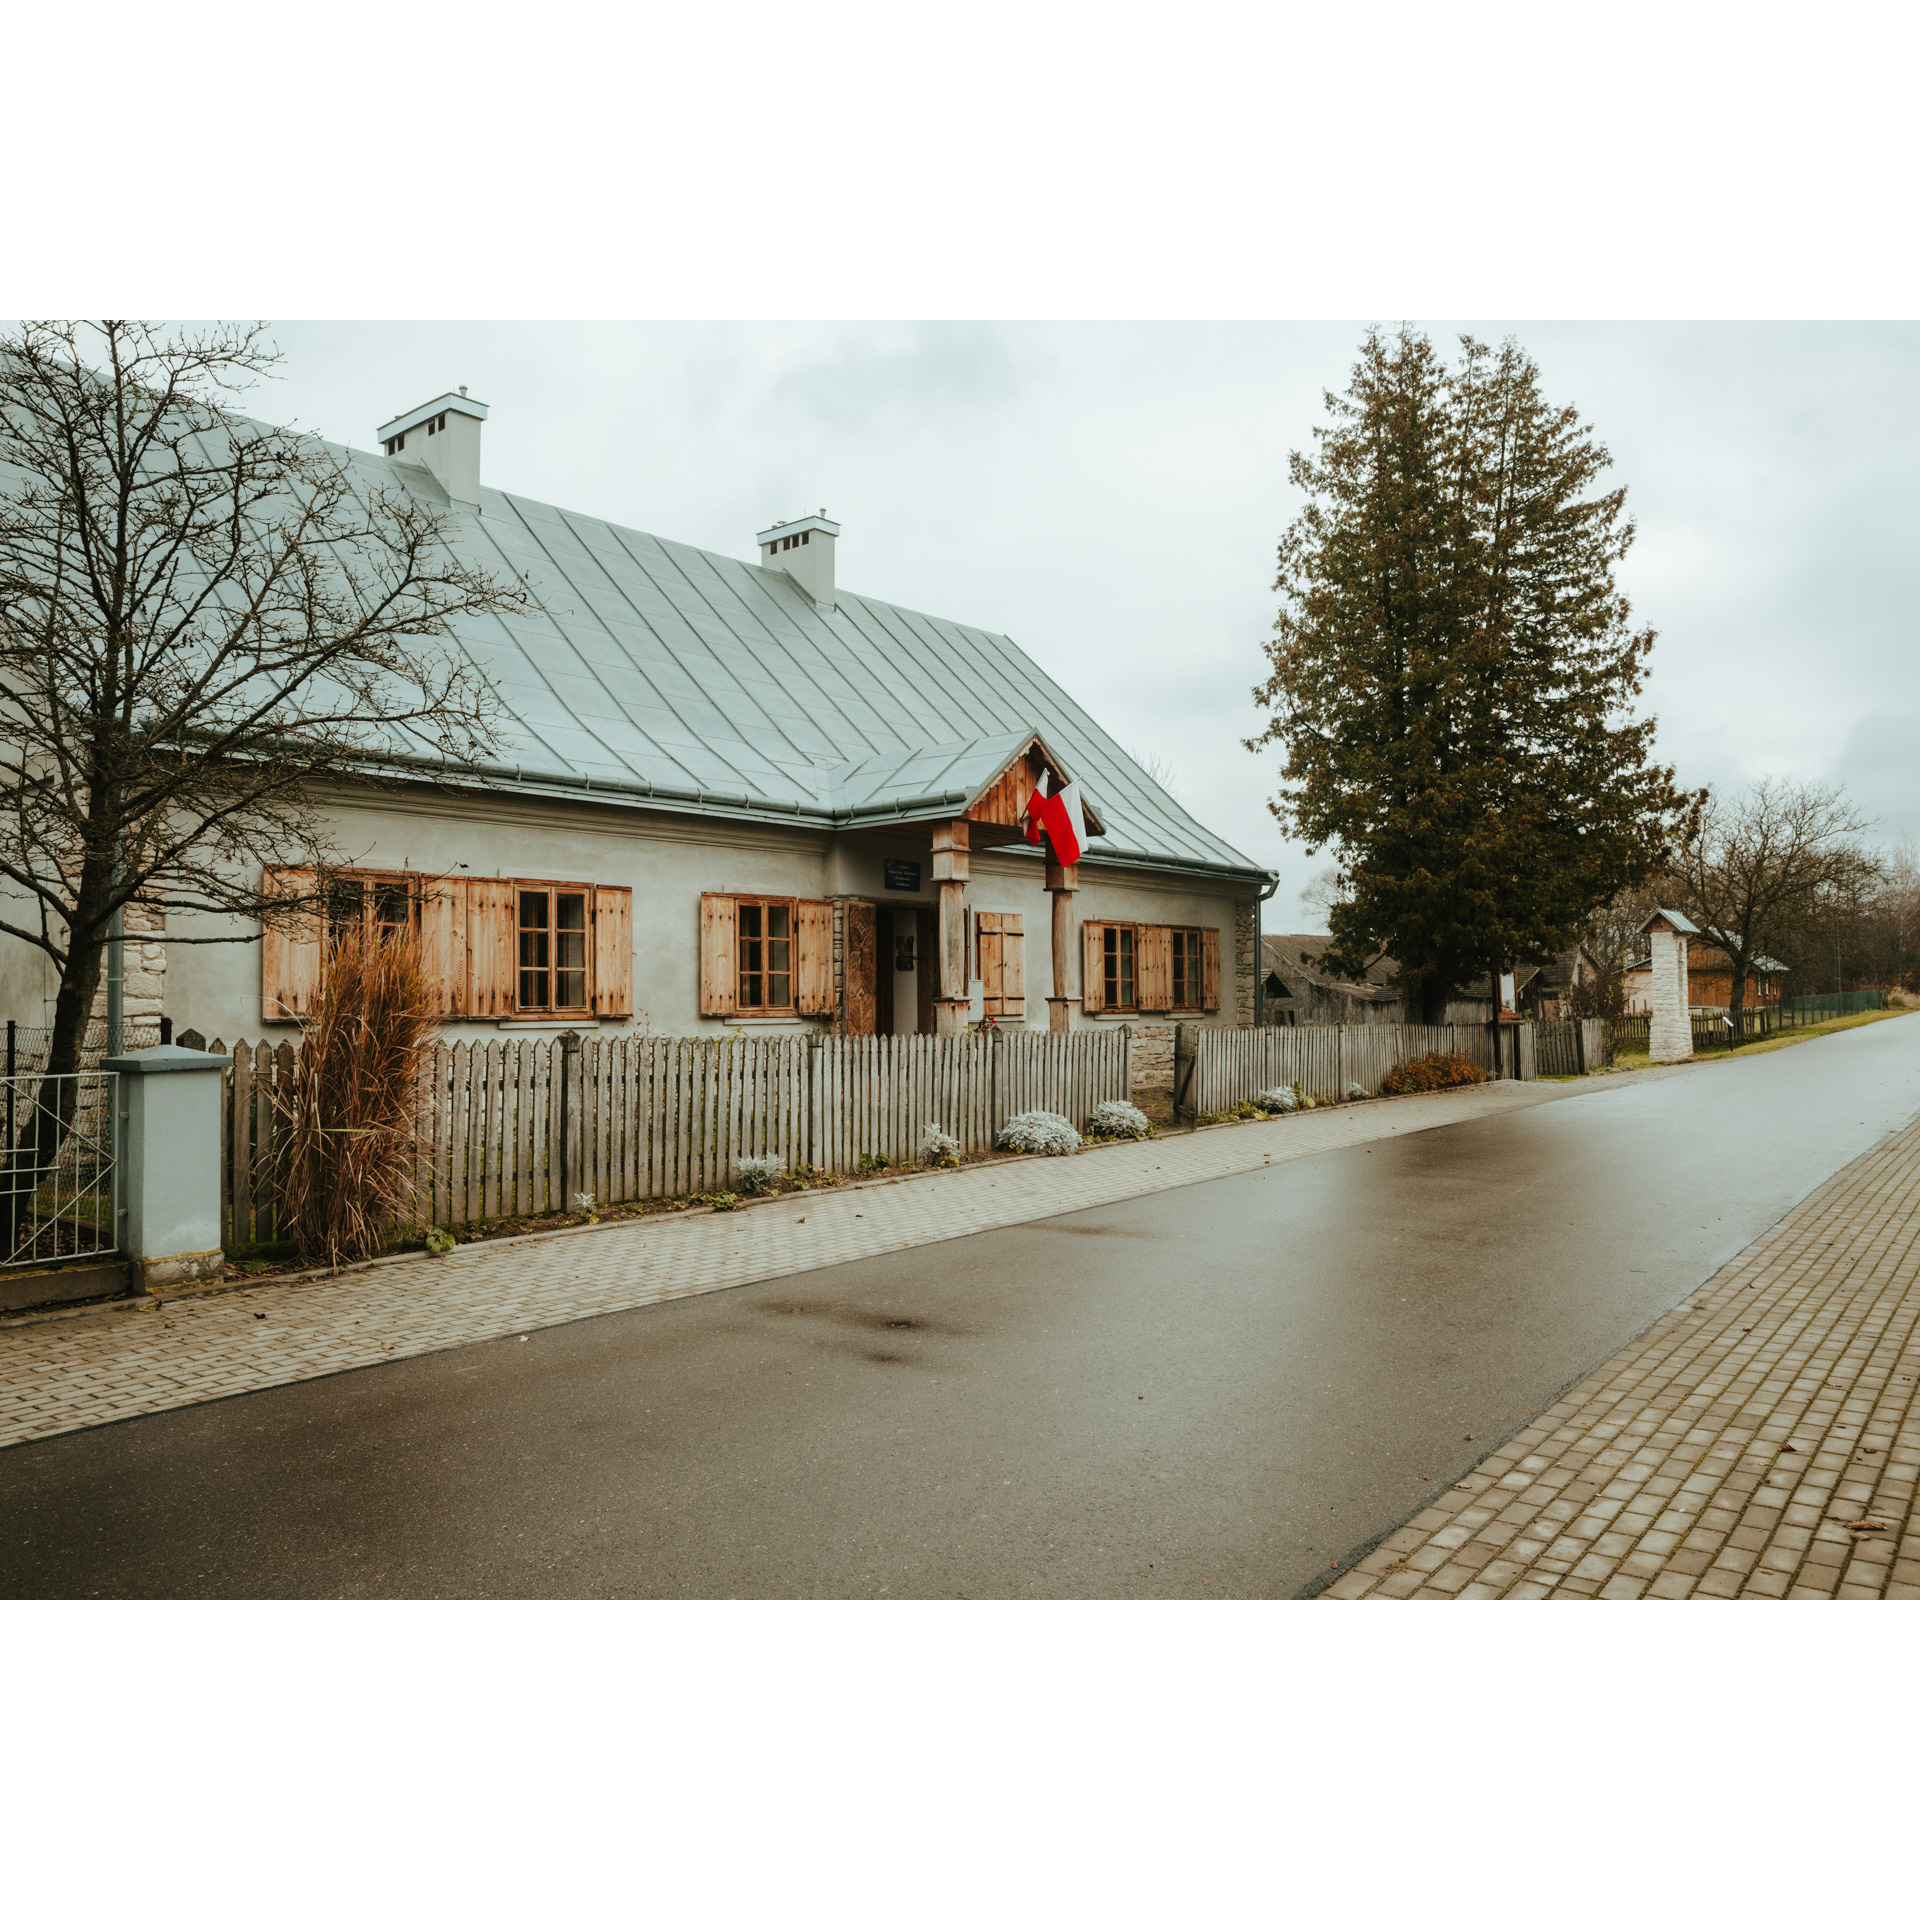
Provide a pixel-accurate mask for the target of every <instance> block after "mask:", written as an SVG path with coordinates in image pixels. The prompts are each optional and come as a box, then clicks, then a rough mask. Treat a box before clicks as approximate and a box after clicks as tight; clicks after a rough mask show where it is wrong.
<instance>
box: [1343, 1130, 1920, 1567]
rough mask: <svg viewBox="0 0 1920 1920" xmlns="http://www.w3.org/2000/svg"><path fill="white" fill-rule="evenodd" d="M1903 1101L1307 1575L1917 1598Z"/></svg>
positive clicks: (1919, 1145)
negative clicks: (1453, 1469)
mask: <svg viewBox="0 0 1920 1920" xmlns="http://www.w3.org/2000/svg"><path fill="white" fill-rule="evenodd" d="M1916 1382H1920V1121H1915V1122H1914V1123H1913V1124H1912V1125H1911V1126H1908V1127H1906V1128H1904V1129H1902V1131H1900V1132H1899V1133H1896V1134H1894V1135H1892V1136H1890V1137H1889V1138H1888V1139H1887V1140H1885V1141H1883V1142H1882V1143H1881V1144H1880V1145H1879V1146H1877V1147H1874V1148H1872V1149H1870V1150H1869V1151H1868V1152H1867V1153H1865V1154H1863V1155H1862V1156H1861V1157H1860V1158H1859V1159H1858V1160H1856V1161H1854V1162H1853V1163H1852V1165H1850V1166H1848V1167H1846V1168H1844V1169H1843V1170H1842V1171H1841V1172H1840V1173H1838V1174H1836V1175H1835V1176H1834V1177H1833V1178H1832V1179H1831V1180H1829V1181H1828V1182H1827V1183H1826V1185H1825V1186H1823V1187H1820V1188H1818V1189H1817V1190H1816V1191H1815V1192H1813V1193H1811V1194H1809V1195H1808V1197H1807V1198H1806V1199H1805V1200H1803V1201H1802V1202H1801V1203H1800V1205H1799V1206H1797V1207H1795V1208H1794V1209H1793V1211H1792V1212H1791V1213H1789V1214H1788V1215H1787V1216H1786V1217H1785V1218H1784V1219H1783V1220H1781V1221H1780V1222H1779V1223H1778V1224H1777V1225H1776V1226H1774V1227H1772V1228H1771V1229H1770V1230H1769V1231H1768V1232H1766V1233H1764V1234H1762V1235H1761V1236H1760V1238H1759V1239H1757V1240H1756V1241H1755V1242H1754V1243H1753V1244H1752V1245H1751V1246H1750V1247H1748V1248H1747V1249H1746V1251H1745V1252H1744V1253H1742V1254H1740V1255H1739V1256H1738V1257H1737V1258H1736V1259H1734V1260H1731V1261H1729V1262H1728V1264H1727V1265H1726V1266H1725V1267H1723V1268H1722V1269H1721V1270H1720V1271H1719V1272H1718V1273H1717V1274H1715V1275H1714V1277H1713V1278H1712V1279H1711V1280H1709V1281H1708V1282H1707V1283H1706V1285H1705V1286H1703V1287H1701V1288H1700V1289H1699V1290H1698V1291H1697V1292H1695V1293H1694V1294H1693V1295H1692V1296H1691V1298H1689V1299H1688V1300H1687V1301H1686V1302H1685V1303H1683V1304H1682V1305H1681V1306H1679V1307H1677V1308H1676V1309H1675V1310H1674V1311H1673V1312H1672V1313H1670V1314H1668V1315H1666V1317H1665V1318H1664V1319H1662V1320H1660V1321H1659V1322H1658V1323H1657V1324H1656V1325H1654V1326H1653V1327H1651V1328H1650V1329H1649V1330H1648V1331H1647V1332H1646V1333H1644V1334H1643V1335H1641V1336H1640V1338H1638V1339H1637V1340H1634V1341H1632V1342H1630V1343H1629V1344H1628V1345H1627V1346H1626V1347H1624V1348H1623V1349H1622V1350H1621V1351H1620V1352H1619V1353H1617V1354H1615V1355H1614V1356H1613V1358H1612V1359H1611V1360H1609V1361H1607V1362H1606V1363H1605V1364H1604V1365H1602V1366H1600V1367H1599V1368H1597V1369H1596V1370H1595V1371H1594V1372H1593V1373H1591V1374H1589V1375H1588V1376H1587V1378H1586V1379H1584V1380H1583V1381H1581V1383H1580V1384H1579V1385H1578V1386H1577V1387H1575V1388H1574V1389H1573V1390H1572V1391H1571V1392H1570V1393H1568V1394H1567V1395H1566V1397H1565V1398H1564V1399H1562V1400H1561V1401H1560V1402H1559V1403H1558V1404H1557V1405H1556V1406H1553V1407H1551V1408H1549V1409H1548V1410H1547V1411H1546V1412H1545V1413H1543V1414H1542V1415H1541V1416H1540V1418H1539V1419H1537V1420H1536V1421H1534V1422H1533V1423H1532V1424H1531V1425H1530V1426H1528V1427H1527V1428H1526V1429H1525V1430H1524V1431H1523V1432H1521V1433H1519V1434H1516V1435H1515V1436H1514V1438H1513V1439H1512V1440H1510V1441H1509V1442H1508V1443H1507V1444H1506V1445H1505V1446H1503V1447H1501V1448H1500V1449H1498V1451H1496V1452H1495V1453H1493V1454H1491V1455H1489V1456H1488V1458H1487V1459H1486V1460H1485V1461H1484V1462H1482V1464H1481V1466H1480V1467H1479V1469H1478V1470H1476V1471H1475V1472H1474V1473H1472V1474H1470V1475H1468V1477H1467V1478H1466V1479H1465V1480H1463V1481H1460V1482H1458V1483H1457V1484H1456V1485H1455V1486H1454V1487H1453V1488H1452V1489H1451V1490H1450V1491H1449V1492H1447V1493H1444V1494H1442V1495H1441V1497H1440V1498H1439V1499H1438V1500H1436V1501H1435V1502H1434V1503H1433V1504H1432V1505H1431V1506H1430V1507H1428V1508H1426V1509H1425V1510H1424V1511H1423V1512H1422V1513H1420V1514H1419V1515H1418V1516H1417V1517H1416V1518H1415V1519H1413V1520H1412V1521H1410V1522H1409V1523H1408V1524H1407V1525H1406V1526H1404V1527H1402V1528H1400V1529H1399V1530H1398V1531H1397V1532H1396V1533H1394V1534H1393V1535H1391V1536H1390V1537H1389V1538H1388V1539H1387V1540H1386V1541H1384V1542H1383V1543H1382V1544H1381V1545H1380V1546H1379V1547H1377V1548H1376V1549H1375V1550H1374V1551H1373V1552H1371V1553H1369V1554H1368V1555H1367V1556H1366V1558H1365V1559H1363V1560H1362V1561H1361V1562H1360V1563H1359V1565H1358V1566H1357V1567H1356V1568H1355V1569H1354V1570H1353V1571H1352V1572H1350V1573H1347V1574H1344V1575H1342V1576H1341V1577H1340V1578H1339V1579H1338V1580H1336V1581H1335V1582H1333V1584H1332V1585H1330V1586H1329V1587H1328V1588H1326V1589H1325V1591H1324V1592H1322V1593H1321V1595H1320V1596H1319V1597H1320V1598H1321V1599H1323V1600H1363V1599H1364V1600H1389V1599H1394V1600H1399V1599H1413V1600H1448V1599H1461V1600H1478V1599H1489V1600H1491V1599H1504V1600H1571V1599H1580V1598H1594V1599H1601V1600H1631V1599H1639V1598H1643V1597H1644V1598H1647V1599H1663V1600H1667V1599H1671V1600H1731V1599H1742V1600H1762V1599H1780V1598H1786V1599H1791V1600H1829V1599H1841V1600H1856V1599H1858V1600H1876V1599H1920V1519H1917V1518H1916V1515H1915V1512H1914V1482H1915V1476H1916V1473H1917V1472H1920V1400H1917V1399H1916V1393H1917V1391H1920V1389H1917V1388H1916Z"/></svg>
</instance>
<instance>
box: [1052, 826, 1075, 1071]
mask: <svg viewBox="0 0 1920 1920" xmlns="http://www.w3.org/2000/svg"><path fill="white" fill-rule="evenodd" d="M1079 884H1080V869H1079V868H1078V867H1077V866H1076V867H1063V866H1062V865H1061V864H1060V862H1059V861H1058V860H1056V859H1054V858H1053V857H1052V855H1051V854H1049V855H1048V857H1047V891H1048V892H1049V893H1050V894H1052V895H1053V991H1052V992H1051V993H1050V994H1048V995H1047V1031H1048V1032H1049V1033H1065V1032H1066V1031H1067V1027H1068V1016H1069V1014H1070V1013H1071V1011H1072V1008H1073V1003H1074V1001H1075V1000H1077V999H1078V998H1079V995H1078V994H1077V993H1075V992H1074V986H1073V975H1074V968H1075V964H1076V962H1077V961H1078V959H1079V954H1080V932H1079V927H1078V924H1077V921H1076V916H1075V914H1074V910H1073V895H1074V889H1075V888H1076V887H1078V886H1079Z"/></svg>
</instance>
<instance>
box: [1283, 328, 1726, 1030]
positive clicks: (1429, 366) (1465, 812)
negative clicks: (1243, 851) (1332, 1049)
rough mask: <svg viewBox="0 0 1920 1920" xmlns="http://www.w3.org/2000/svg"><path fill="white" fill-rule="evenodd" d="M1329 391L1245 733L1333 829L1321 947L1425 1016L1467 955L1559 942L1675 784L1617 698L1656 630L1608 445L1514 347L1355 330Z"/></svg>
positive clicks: (1519, 953) (1323, 832) (1621, 865)
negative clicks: (1635, 612) (1333, 872)
mask: <svg viewBox="0 0 1920 1920" xmlns="http://www.w3.org/2000/svg"><path fill="white" fill-rule="evenodd" d="M1327 410H1328V413H1329V415H1330V416H1331V420H1330V423H1329V424H1328V425H1326V426H1324V427H1319V428H1316V429H1315V432H1314V437H1315V439H1316V441H1317V442H1318V447H1317V450H1316V453H1315V454H1314V456H1312V457H1309V456H1307V455H1305V454H1301V453H1295V454H1294V456H1293V460H1292V477H1293V480H1294V483H1295V485H1296V486H1298V487H1299V488H1300V490H1301V491H1302V492H1303V493H1304V494H1305V495H1306V498H1307V504H1306V506H1305V507H1304V508H1303V509H1302V510H1301V512H1300V514H1299V516H1298V518H1297V519H1295V521H1294V522H1293V524H1292V525H1291V526H1290V527H1289V528H1288V529H1287V531H1286V533H1285V535H1284V536H1283V537H1282V539H1281V542H1280V550H1279V576H1278V579H1277V580H1276V582H1275V587H1276V590H1277V591H1278V592H1279V594H1280V595H1281V608H1280V613H1279V616H1278V618H1277V619H1276V620H1275V622H1274V638H1273V639H1272V640H1270V641H1269V642H1267V645H1266V652H1267V655H1268V658H1269V659H1270V661H1271V663H1272V672H1271V674H1270V676H1269V678H1268V679H1267V681H1266V682H1265V684H1264V685H1262V686H1259V687H1256V688H1255V690H1254V697H1255V700H1256V701H1257V702H1258V704H1259V705H1260V706H1261V707H1263V708H1266V709H1269V710H1270V711H1271V713H1272V718H1271V719H1270V720H1269V722H1268V724H1267V726H1266V728H1265V730H1264V731H1263V732H1262V733H1260V734H1259V735H1257V736H1256V737H1255V738H1254V739H1252V740H1249V741H1248V742H1247V745H1248V746H1249V747H1251V748H1254V749H1255V750H1258V749H1259V748H1261V747H1263V746H1266V745H1269V744H1277V745H1279V746H1282V747H1284V749H1285V751H1286V763H1285V766H1284V768H1283V771H1282V786H1281V791H1280V794H1279V796H1278V797H1277V798H1276V799H1275V800H1273V801H1272V802H1271V803H1270V805H1271V807H1272V810H1273V812H1274V814H1275V816H1276V817H1277V818H1278V819H1279V821H1280V822H1281V824H1282V826H1283V827H1284V828H1285V829H1286V830H1288V831H1289V832H1291V833H1293V834H1295V835H1297V836H1298V837H1299V838H1301V839H1304V840H1306V841H1307V842H1308V843H1309V845H1310V846H1311V847H1312V849H1313V850H1314V851H1316V852H1317V851H1318V850H1319V849H1320V848H1322V847H1326V846H1331V847H1333V848H1334V849H1335V851H1336V855H1337V858H1338V861H1339V873H1340V880H1341V883H1342V889H1343V892H1344V894H1345V898H1344V899H1342V900H1341V901H1340V902H1339V903H1337V904H1336V905H1335V906H1334V907H1333V908H1332V911H1331V913H1330V915H1329V922H1330V926H1331V930H1332V933H1333V937H1334V938H1333V945H1332V946H1331V947H1330V948H1329V949H1328V953H1327V961H1328V964H1329V965H1331V966H1333V967H1334V968H1335V969H1336V970H1337V971H1340V972H1342V973H1344V974H1346V975H1348V976H1349V977H1358V976H1359V974H1360V973H1361V972H1362V971H1363V970H1364V969H1365V968H1366V967H1367V966H1368V965H1369V964H1371V963H1372V962H1374V961H1376V960H1378V959H1379V958H1380V957H1381V956H1382V955H1383V954H1384V955H1386V956H1388V957H1390V958H1391V959H1393V960H1395V961H1396V962H1397V963H1398V964H1399V967H1400V970H1401V974H1402V978H1403V980H1404V982H1405V984H1406V986H1407V989H1408V993H1409V998H1410V1000H1411V1001H1412V1002H1413V1003H1414V1004H1416V1005H1417V1006H1418V1008H1419V1010H1420V1014H1421V1017H1423V1018H1425V1019H1429V1020H1437V1019H1439V1018H1440V1017H1441V1009H1442V1007H1443V1006H1444V1003H1445V1000H1446V998H1447V995H1448V994H1449V993H1450V992H1451V991H1453V990H1454V989H1456V988H1458V987H1461V986H1463V985H1465V984H1466V983H1467V982H1468V981H1469V980H1471V979H1473V978H1474V977H1476V976H1478V975H1482V974H1486V973H1489V972H1497V971H1498V970H1499V969H1500V968H1501V967H1502V966H1504V965H1506V964H1508V963H1511V962H1513V961H1516V960H1535V961H1544V960H1546V959H1548V958H1550V957H1551V956H1552V955H1553V954H1554V953H1555V952H1558V951H1560V950H1562V949H1564V948H1566V947H1568V946H1570V945H1572V944H1573V942H1574V941H1575V940H1576V939H1578V937H1579V934H1580V928H1581V922H1582V920H1583V918H1584V916H1585V915H1586V914H1587V913H1588V912H1589V911H1590V910H1591V909H1592V908H1594V907H1595V906H1597V905H1599V904H1600V903H1601V902H1603V901H1605V900H1608V899H1610V898H1612V897H1613V896H1614V895H1615V894H1617V893H1619V892H1620V891H1621V890H1622V889H1623V888H1625V887H1630V886H1634V885H1636V884H1638V883H1639V882H1641V881H1642V880H1644V879H1645V878H1646V876H1647V875H1648V874H1649V873H1650V872H1651V871H1652V869H1653V868H1654V866H1655V865H1656V863H1657V862H1658V861H1659V860H1660V858H1661V856H1662V855H1663V853H1664V852H1665V850H1666V848H1667V846H1668V844H1669V842H1670V840H1671V839H1672V838H1673V835H1674V831H1675V829H1676V828H1677V827H1679V826H1680V825H1681V824H1682V823H1683V821H1684V818H1685V816H1686V814H1687V810H1688V807H1689V805H1690V804H1691V803H1690V802H1689V801H1688V800H1687V799H1685V798H1684V797H1683V796H1681V795H1680V794H1679V793H1678V792H1676V790H1675V787H1674V784H1673V776H1672V773H1671V770H1670V769H1668V768H1665V767H1661V766H1658V765H1656V764H1654V763H1653V762H1652V760H1651V758H1650V752H1651V747H1652V741H1653V731H1654V723H1653V721H1652V720H1651V719H1635V718H1633V717H1632V713H1631V708H1632V704H1633V702H1634V700H1635V698H1636V696H1637V695H1638V694H1639V693H1640V692H1641V690H1642V687H1643V685H1644V681H1645V674H1646V662H1647V656H1648V654H1649V652H1650V651H1651V649H1652V646H1653V640H1654V634H1653V630H1652V629H1651V628H1641V629H1638V630H1635V628H1634V627H1633V625H1632V622H1631V610H1630V608H1629V605H1628V602H1627V599H1626V597H1625V595H1624V594H1622V593H1621V592H1620V590H1619V588H1618V587H1617V585H1616V584H1615V581H1614V569H1615V567H1616V566H1617V565H1618V563H1619V562H1620V560H1621V559H1622V558H1623V557H1624V556H1625V554H1626V552H1627V549H1628V548H1629V546H1630V545H1631V544H1632V541H1633V532H1634V529H1633V523H1632V521H1631V520H1630V519H1628V518H1627V517H1626V512H1625V507H1626V494H1625V490H1624V489H1623V488H1616V489H1613V490H1612V491H1606V492H1602V491H1596V490H1595V482H1596V481H1597V480H1598V478H1599V476H1600V475H1601V474H1603V473H1604V472H1605V471H1606V469H1607V468H1608V466H1609V465H1610V464H1611V463H1610V460H1609V456H1608V454H1607V452H1606V449H1605V448H1604V447H1601V446H1598V445H1596V444H1595V443H1594V440H1593V436H1592V431H1591V429H1590V428H1587V427H1585V426H1583V425H1582V424H1581V422H1580V419H1579V416H1578V415H1577V414H1576V413H1575V411H1574V410H1573V409H1572V408H1571V407H1554V406H1550V405H1549V404H1548V402H1547V401H1546V400H1545V399H1544V398H1543V397H1542V395H1541V393H1540V388H1539V376H1538V371H1537V369H1536V368H1535V366H1534V364H1533V362H1532V361H1531V360H1530V359H1528V357H1527V356H1526V355H1525V354H1524V353H1523V352H1521V350H1520V349H1519V347H1518V346H1516V345H1515V344H1514V343H1512V342H1511V341H1509V342H1508V343H1507V344H1506V345H1504V346H1503V347H1501V348H1500V349H1499V350H1498V351H1495V350H1494V349H1492V348H1490V347H1487V346H1485V345H1483V344H1481V343H1479V342H1477V341H1474V340H1471V339H1463V340H1462V342H1461V354H1460V358H1459V361H1458V364H1457V365H1455V366H1453V367H1449V366H1447V365H1446V364H1445V363H1444V362H1443V361H1442V360H1441V358H1440V356H1439V355H1438V354H1436V353H1435V352H1434V350H1433V347H1432V345H1431V344H1430V343H1429V342H1428V341H1427V340H1426V338H1425V337H1424V336H1422V335H1420V334H1418V333H1415V332H1412V331H1410V330H1408V329H1405V328H1402V329H1401V330H1400V331H1399V332H1398V333H1396V334H1393V335H1390V336H1383V335H1381V334H1378V333H1373V334H1370V335H1369V336H1368V338H1367V340H1366V342H1365V344H1364V346H1363V347H1362V349H1361V352H1360V358H1359V361H1358V363H1357V365H1356V366H1355V368H1354V373H1353V379H1352V383H1351V384H1350V386H1349V387H1348V390H1347V391H1346V393H1344V394H1331V393H1330V394H1328V395H1327Z"/></svg>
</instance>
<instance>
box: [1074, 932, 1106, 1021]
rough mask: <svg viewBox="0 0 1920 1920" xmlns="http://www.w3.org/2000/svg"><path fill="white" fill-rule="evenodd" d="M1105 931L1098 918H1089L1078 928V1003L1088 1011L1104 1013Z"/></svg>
mask: <svg viewBox="0 0 1920 1920" xmlns="http://www.w3.org/2000/svg"><path fill="white" fill-rule="evenodd" d="M1105 933H1106V928H1105V927H1104V926H1103V925H1102V924H1101V923H1100V922H1099V921H1098V920H1089V921H1087V922H1085V923H1084V924H1083V925H1082V927H1081V929H1080V1004H1081V1006H1082V1007H1084V1008H1085V1009H1086V1011H1087V1012H1088V1013H1104V1012H1105V1011H1106V1007H1107V956H1106V943H1105V940H1104V938H1103V936H1104V935H1105Z"/></svg>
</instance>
